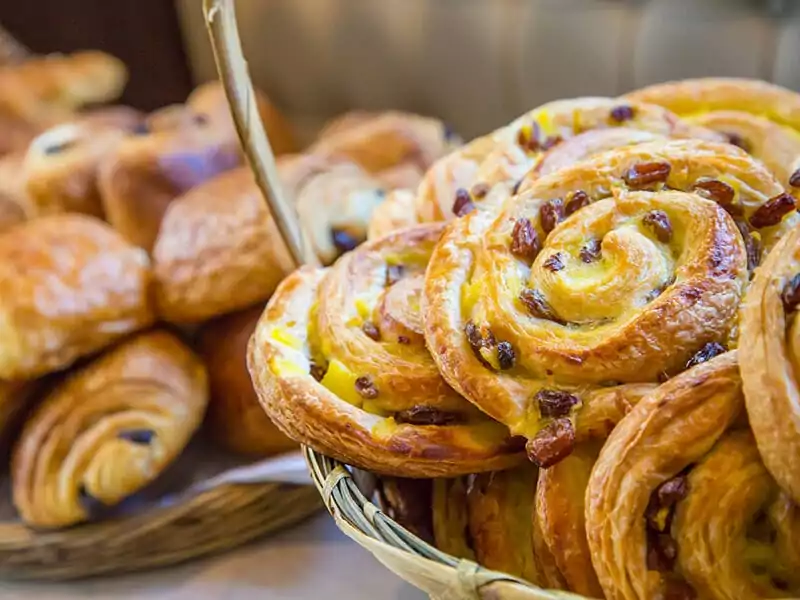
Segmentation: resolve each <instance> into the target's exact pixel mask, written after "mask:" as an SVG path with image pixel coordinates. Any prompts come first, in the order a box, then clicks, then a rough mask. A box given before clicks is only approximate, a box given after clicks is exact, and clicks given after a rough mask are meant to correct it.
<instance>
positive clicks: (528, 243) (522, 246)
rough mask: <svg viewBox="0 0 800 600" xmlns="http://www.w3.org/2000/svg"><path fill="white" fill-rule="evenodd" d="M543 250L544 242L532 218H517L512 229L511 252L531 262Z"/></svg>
mask: <svg viewBox="0 0 800 600" xmlns="http://www.w3.org/2000/svg"><path fill="white" fill-rule="evenodd" d="M541 250H542V244H541V243H540V242H539V236H538V235H537V234H536V230H535V229H534V228H533V224H532V223H531V222H530V219H525V218H519V219H517V220H516V221H515V222H514V229H513V230H512V231H511V254H513V255H514V256H516V257H517V258H520V259H522V260H524V261H527V262H528V264H530V263H532V262H533V260H534V259H535V258H536V257H537V256H538V255H539V252H540V251H541Z"/></svg>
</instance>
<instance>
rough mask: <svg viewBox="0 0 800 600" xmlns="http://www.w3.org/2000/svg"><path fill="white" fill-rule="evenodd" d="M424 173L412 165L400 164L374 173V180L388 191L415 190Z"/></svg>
mask: <svg viewBox="0 0 800 600" xmlns="http://www.w3.org/2000/svg"><path fill="white" fill-rule="evenodd" d="M424 175H425V172H424V171H423V170H422V169H420V168H419V167H418V166H417V165H415V164H413V163H408V162H406V163H401V164H399V165H397V166H395V167H389V168H388V169H384V170H383V171H379V172H377V173H375V178H376V179H377V180H378V181H380V182H381V183H382V184H383V185H384V186H386V188H387V189H390V190H416V189H417V187H418V186H419V184H420V182H421V181H422V177H423V176H424Z"/></svg>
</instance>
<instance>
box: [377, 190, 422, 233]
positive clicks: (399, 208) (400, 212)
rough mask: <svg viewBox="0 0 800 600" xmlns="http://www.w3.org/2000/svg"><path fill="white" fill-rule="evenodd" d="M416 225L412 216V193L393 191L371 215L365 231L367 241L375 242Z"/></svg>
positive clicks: (415, 219)
mask: <svg viewBox="0 0 800 600" xmlns="http://www.w3.org/2000/svg"><path fill="white" fill-rule="evenodd" d="M416 224H417V217H416V215H415V214H414V192H412V191H411V190H394V191H393V192H389V194H388V195H387V196H386V200H384V201H383V203H381V204H379V205H378V206H377V207H376V208H375V210H374V211H373V213H372V217H371V218H370V221H369V227H368V229H367V239H369V240H375V239H378V238H381V237H383V236H385V235H389V234H390V233H393V232H395V231H397V230H399V229H404V228H405V227H411V226H413V225H416Z"/></svg>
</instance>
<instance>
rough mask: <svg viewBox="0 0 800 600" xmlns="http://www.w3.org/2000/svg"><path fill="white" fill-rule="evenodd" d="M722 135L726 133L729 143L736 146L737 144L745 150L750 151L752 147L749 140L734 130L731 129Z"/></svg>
mask: <svg viewBox="0 0 800 600" xmlns="http://www.w3.org/2000/svg"><path fill="white" fill-rule="evenodd" d="M722 135H724V136H725V137H726V138H727V139H728V143H729V144H732V145H734V146H736V147H738V148H741V149H742V150H744V151H745V152H750V148H751V146H750V142H748V141H747V140H746V139H744V138H743V137H742V136H741V135H739V134H738V133H734V132H733V131H729V132H726V133H723V134H722Z"/></svg>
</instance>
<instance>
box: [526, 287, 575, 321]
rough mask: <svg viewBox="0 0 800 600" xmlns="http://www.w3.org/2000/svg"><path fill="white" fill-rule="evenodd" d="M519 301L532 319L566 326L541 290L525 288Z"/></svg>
mask: <svg viewBox="0 0 800 600" xmlns="http://www.w3.org/2000/svg"><path fill="white" fill-rule="evenodd" d="M519 300H520V302H522V304H523V305H524V306H525V308H526V309H527V310H528V313H529V314H530V315H531V316H532V317H536V318H538V319H547V320H549V321H555V322H556V323H560V324H562V325H563V324H564V322H563V321H562V320H561V319H560V318H559V317H558V315H556V313H555V311H554V310H553V308H552V307H551V306H550V304H548V302H547V300H545V297H544V295H543V294H542V292H540V291H539V290H533V289H531V288H524V289H523V290H522V291H521V292H520V294H519Z"/></svg>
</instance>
